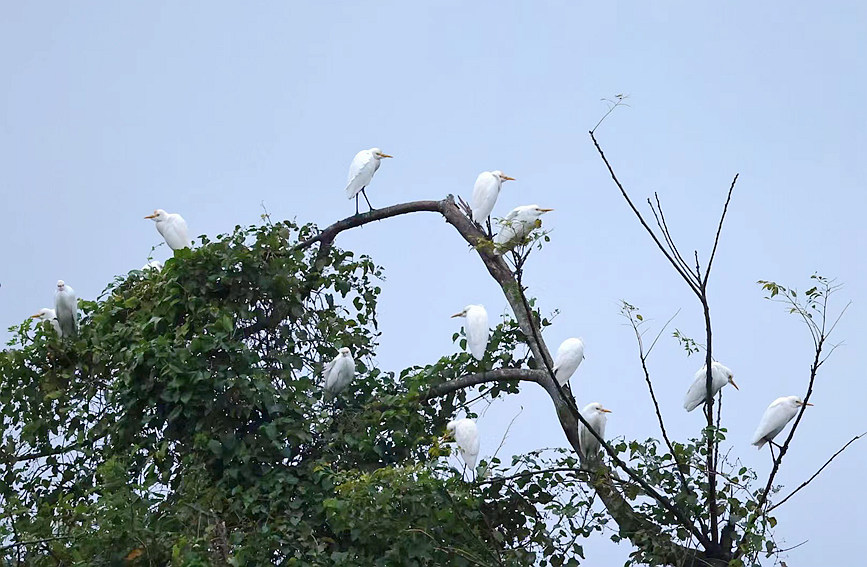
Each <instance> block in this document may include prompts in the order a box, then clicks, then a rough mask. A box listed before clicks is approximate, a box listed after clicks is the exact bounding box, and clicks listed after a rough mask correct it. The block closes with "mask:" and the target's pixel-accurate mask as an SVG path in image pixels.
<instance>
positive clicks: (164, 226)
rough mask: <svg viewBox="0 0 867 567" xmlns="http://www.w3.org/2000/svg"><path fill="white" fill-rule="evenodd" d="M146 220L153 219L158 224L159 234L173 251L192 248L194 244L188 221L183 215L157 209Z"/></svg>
mask: <svg viewBox="0 0 867 567" xmlns="http://www.w3.org/2000/svg"><path fill="white" fill-rule="evenodd" d="M145 218H146V219H151V220H153V221H154V222H155V223H156V225H157V232H159V233H160V235H161V236H162V237H163V238H164V239H165V241H166V244H168V245H169V248H171V249H172V250H180V249H182V248H192V242H190V237H189V235H188V233H187V221H185V220H184V217H182V216H181V215H179V214H177V213H167V212H165V211H164V210H162V209H157V210H155V211H154V214H152V215H148V216H146V217H145Z"/></svg>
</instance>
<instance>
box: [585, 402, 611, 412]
mask: <svg viewBox="0 0 867 567" xmlns="http://www.w3.org/2000/svg"><path fill="white" fill-rule="evenodd" d="M590 406H591V407H590V409H591V411H593V412H595V413H601V414H605V413H611V410H610V409H605V408H604V407H602V404H600V403H599V402H593V403H592V404H590Z"/></svg>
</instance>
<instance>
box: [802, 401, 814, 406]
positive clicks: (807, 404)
mask: <svg viewBox="0 0 867 567" xmlns="http://www.w3.org/2000/svg"><path fill="white" fill-rule="evenodd" d="M804 405H805V406H811V405H813V404H811V403H810V402H807V403H806V404H804Z"/></svg>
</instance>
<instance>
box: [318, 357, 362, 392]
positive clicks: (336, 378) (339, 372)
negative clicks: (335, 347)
mask: <svg viewBox="0 0 867 567" xmlns="http://www.w3.org/2000/svg"><path fill="white" fill-rule="evenodd" d="M338 353H339V354H338V355H337V356H336V357H334V360H332V361H331V362H328V363H326V364H325V368H323V369H322V376H323V377H324V378H325V395H326V398H333V397H334V396H336V395H337V394H339V393H340V392H342V391H343V390H345V389H346V387H347V386H349V383H350V382H352V379H353V378H355V359H354V358H352V351H351V350H349V348H347V347H343V348H341V349H340V350H339V351H338Z"/></svg>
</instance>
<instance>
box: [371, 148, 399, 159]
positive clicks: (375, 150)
mask: <svg viewBox="0 0 867 567" xmlns="http://www.w3.org/2000/svg"><path fill="white" fill-rule="evenodd" d="M370 152H371V153H372V154H373V155H374V156H375V157H376V159H382V158H389V157H394V156H390V155H388V154H384V153H382V150H380V149H379V148H370Z"/></svg>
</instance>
